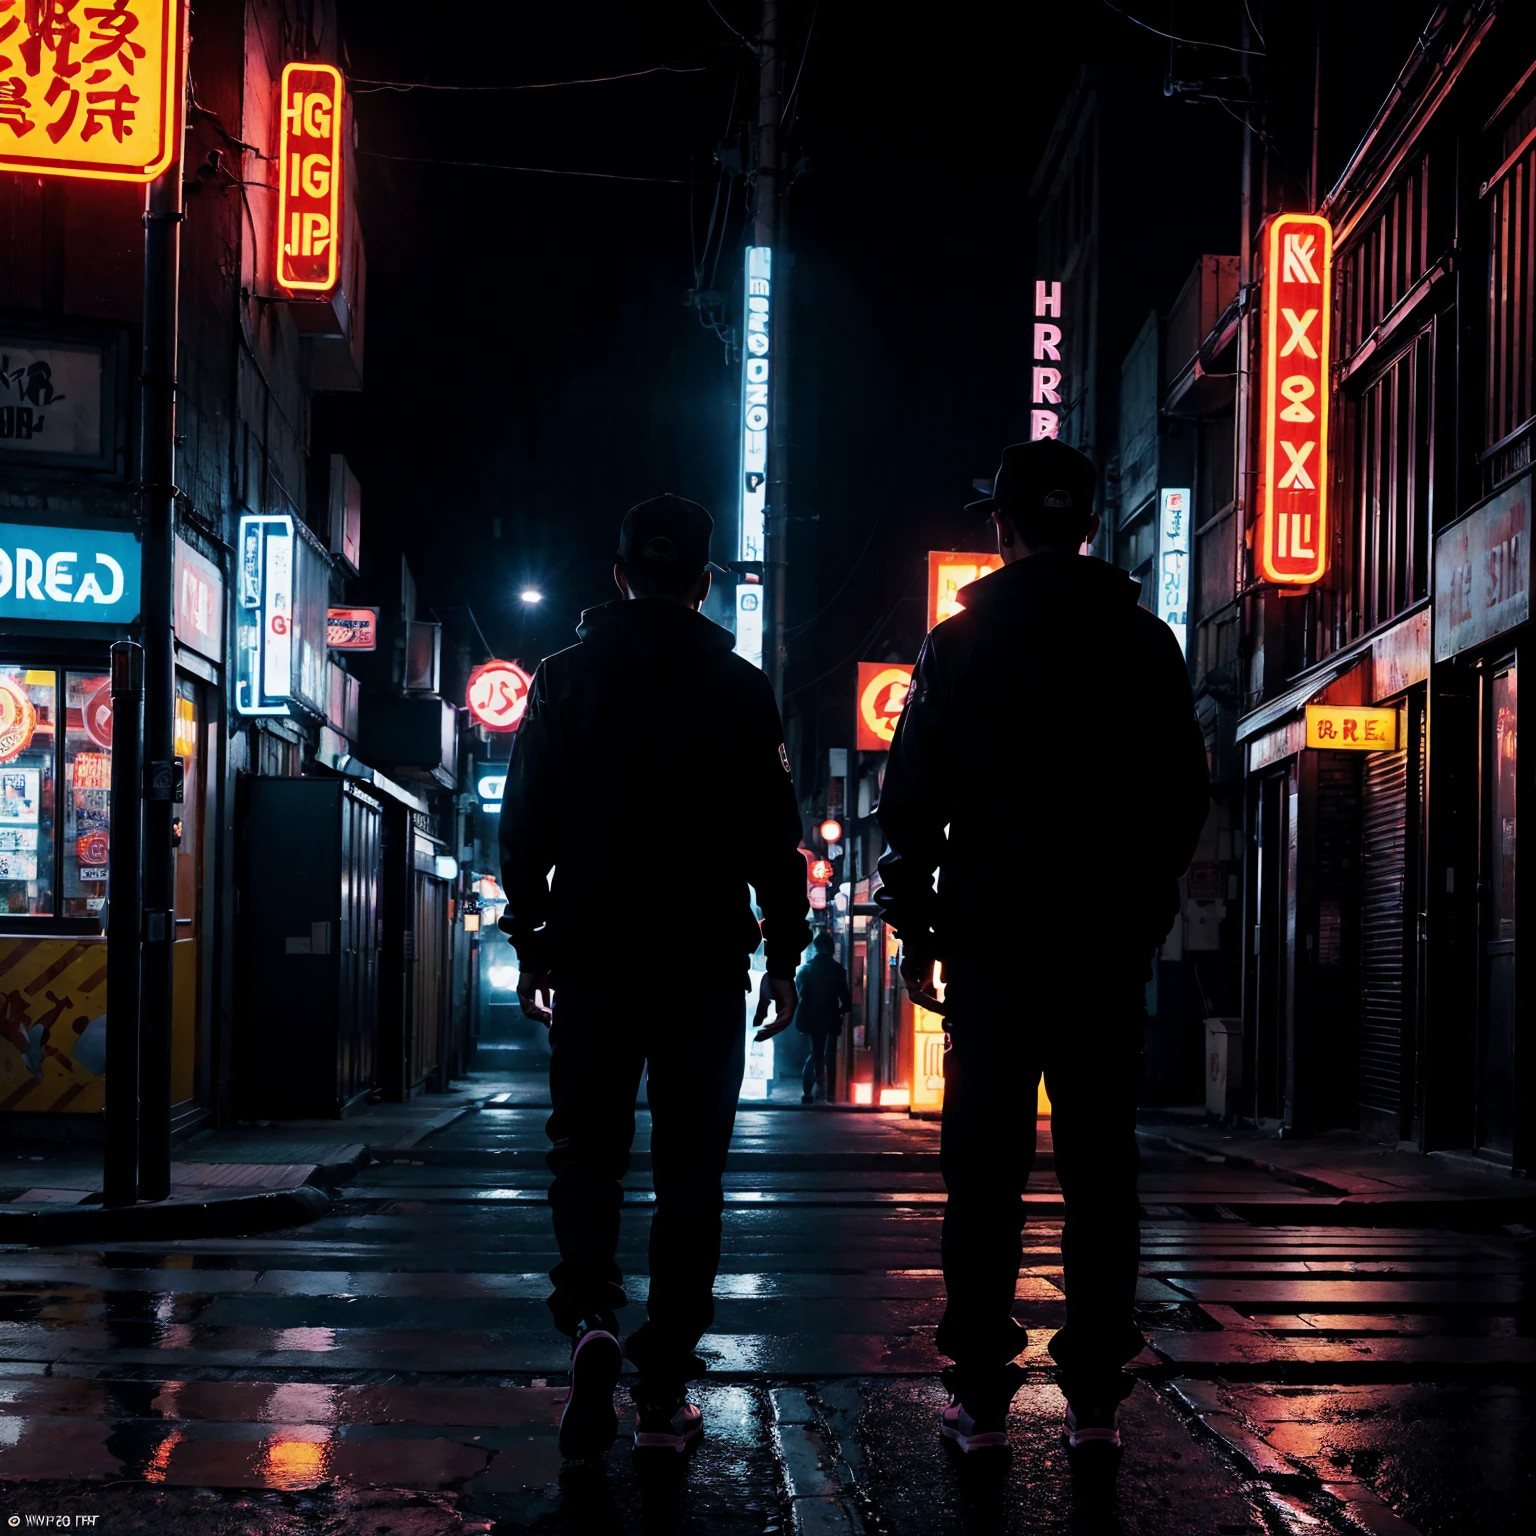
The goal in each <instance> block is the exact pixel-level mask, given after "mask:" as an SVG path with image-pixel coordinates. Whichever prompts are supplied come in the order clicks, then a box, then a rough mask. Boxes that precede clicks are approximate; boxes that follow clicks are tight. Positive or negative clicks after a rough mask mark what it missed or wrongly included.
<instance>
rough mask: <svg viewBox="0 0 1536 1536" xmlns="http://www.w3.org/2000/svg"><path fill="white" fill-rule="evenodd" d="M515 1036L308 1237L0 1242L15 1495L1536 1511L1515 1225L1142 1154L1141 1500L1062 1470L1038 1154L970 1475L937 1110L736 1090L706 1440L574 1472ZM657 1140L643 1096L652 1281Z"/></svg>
mask: <svg viewBox="0 0 1536 1536" xmlns="http://www.w3.org/2000/svg"><path fill="white" fill-rule="evenodd" d="M492 1044H493V1045H494V1046H495V1047H496V1048H495V1049H493V1050H488V1051H486V1052H484V1053H482V1060H483V1061H489V1062H490V1063H491V1065H490V1068H489V1069H488V1070H486V1071H485V1072H483V1073H482V1074H480V1076H479V1077H478V1079H477V1084H476V1086H477V1090H478V1091H479V1093H480V1095H481V1107H479V1108H478V1109H476V1110H475V1111H473V1112H471V1113H469V1114H467V1115H465V1116H464V1117H463V1118H461V1119H459V1120H458V1121H457V1122H455V1123H454V1124H452V1125H450V1126H448V1127H447V1128H445V1129H443V1130H442V1131H440V1132H438V1133H437V1134H436V1135H434V1136H432V1137H430V1138H428V1139H427V1140H425V1141H423V1142H421V1143H420V1144H419V1145H418V1146H416V1147H414V1148H410V1149H408V1150H406V1151H401V1152H393V1153H385V1154H382V1160H381V1161H379V1162H377V1163H375V1164H374V1165H373V1166H370V1167H368V1168H366V1169H364V1170H363V1171H362V1172H361V1173H360V1174H359V1175H358V1176H357V1178H356V1179H355V1180H354V1181H353V1182H352V1183H351V1184H349V1185H347V1186H346V1187H344V1188H343V1189H342V1191H341V1192H340V1198H339V1199H338V1201H337V1204H336V1206H335V1208H334V1210H333V1211H332V1212H331V1214H329V1215H327V1216H325V1217H323V1218H321V1219H320V1220H318V1221H316V1222H314V1223H313V1224H311V1225H309V1226H305V1227H301V1228H297V1229H294V1230H292V1231H286V1232H277V1233H269V1234H265V1235H261V1236H256V1237H250V1238H244V1239H242V1238H230V1239H217V1240H213V1239H206V1240H200V1241H189V1242H179V1243H169V1244H165V1245H163V1246H160V1247H157V1248H156V1249H155V1250H154V1251H147V1250H146V1249H144V1248H142V1247H139V1248H135V1247H130V1246H127V1245H108V1246H106V1247H97V1248H92V1249H89V1250H87V1249H55V1250H45V1249H30V1250H27V1249H10V1250H7V1251H5V1252H4V1253H3V1255H0V1263H3V1275H4V1283H3V1288H0V1522H3V1521H5V1520H8V1519H10V1518H11V1517H13V1516H14V1517H17V1518H18V1519H19V1520H20V1521H21V1522H22V1523H23V1524H24V1525H25V1524H28V1523H30V1522H29V1521H28V1519H27V1517H28V1516H36V1515H46V1514H52V1515H58V1516H62V1515H69V1516H71V1524H70V1528H75V1529H78V1528H89V1529H95V1530H100V1531H105V1532H113V1533H116V1532H129V1531H133V1532H146V1533H157V1536H158V1533H162V1532H183V1531H185V1532H189V1533H203V1532H207V1533H216V1532H217V1533H241V1536H243V1533H247V1532H252V1533H254V1532H262V1533H268V1532H272V1533H287V1532H308V1531H321V1532H327V1533H336V1536H342V1533H345V1536H352V1533H356V1536H362V1533H365V1532H366V1533H370V1536H395V1533H399V1536H405V1533H413V1536H414V1533H420V1536H438V1533H452V1532H498V1533H512V1532H525V1531H526V1532H541V1533H542V1532H550V1533H553V1532H570V1533H582V1536H589V1533H590V1536H602V1533H605V1532H621V1531H622V1532H647V1533H650V1532H654V1533H658V1536H661V1533H667V1536H671V1533H679V1536H684V1533H699V1536H704V1533H709V1536H735V1533H742V1536H774V1533H779V1532H788V1531H790V1530H799V1531H805V1532H840V1533H843V1532H847V1533H856V1532H865V1533H871V1536H873V1533H889V1536H909V1533H910V1536H919V1533H928V1532H944V1531H974V1532H988V1533H990V1532H1002V1533H1010V1536H1011V1533H1019V1536H1023V1533H1025V1532H1052V1531H1099V1530H1104V1531H1121V1532H1125V1533H1128V1536H1129V1533H1147V1536H1153V1533H1157V1536H1164V1533H1166V1536H1184V1533H1200V1532H1209V1533H1213V1536H1215V1533H1220V1536H1237V1533H1248V1532H1251V1533H1254V1536H1259V1533H1261V1532H1265V1531H1270V1532H1276V1533H1280V1532H1295V1533H1298V1536H1300V1533H1318V1536H1322V1533H1329V1532H1347V1531H1360V1530H1365V1531H1371V1532H1376V1533H1379V1536H1394V1533H1400V1536H1409V1533H1411V1532H1412V1531H1415V1530H1417V1531H1421V1532H1423V1533H1425V1536H1440V1533H1453V1532H1454V1533H1459V1532H1466V1533H1472V1532H1477V1533H1479V1536H1483V1533H1500V1532H1513V1531H1515V1530H1516V1529H1521V1530H1523V1529H1525V1520H1526V1518H1527V1517H1528V1515H1529V1511H1530V1510H1531V1508H1533V1507H1536V1498H1533V1483H1532V1469H1533V1466H1536V1455H1533V1445H1532V1440H1533V1437H1536V1430H1533V1429H1532V1427H1531V1426H1532V1424H1533V1423H1536V1413H1533V1412H1532V1409H1533V1407H1536V1403H1533V1401H1532V1398H1533V1392H1532V1383H1533V1380H1536V1369H1533V1368H1536V1354H1533V1340H1532V1314H1531V1305H1530V1298H1531V1295H1532V1290H1531V1277H1532V1254H1533V1247H1532V1239H1531V1234H1530V1233H1529V1232H1528V1231H1526V1230H1524V1229H1521V1228H1504V1227H1500V1226H1497V1225H1489V1226H1487V1227H1485V1228H1483V1229H1480V1230H1456V1229H1453V1227H1452V1226H1450V1225H1442V1226H1380V1225H1376V1226H1350V1225H1346V1224H1342V1223H1341V1222H1340V1220H1339V1212H1338V1211H1336V1210H1333V1209H1331V1208H1330V1207H1329V1205H1328V1202H1325V1201H1317V1202H1316V1207H1317V1208H1316V1210H1315V1211H1313V1210H1312V1209H1311V1208H1310V1207H1309V1203H1308V1198H1307V1196H1306V1194H1305V1193H1304V1192H1302V1191H1298V1190H1297V1189H1296V1188H1294V1187H1291V1186H1286V1185H1281V1184H1280V1183H1278V1182H1277V1181H1276V1180H1274V1179H1273V1178H1271V1177H1270V1176H1269V1175H1268V1174H1266V1173H1264V1172H1261V1171H1254V1170H1247V1169H1242V1168H1232V1167H1228V1166H1226V1165H1224V1164H1220V1163H1214V1162H1212V1161H1210V1160H1206V1159H1202V1158H1199V1157H1195V1156H1192V1155H1190V1154H1189V1153H1187V1152H1182V1151H1178V1150H1173V1149H1169V1148H1166V1147H1162V1146H1159V1145H1157V1144H1153V1143H1149V1145H1148V1148H1147V1167H1146V1172H1145V1175H1144V1178H1143V1185H1142V1189H1143V1202H1144V1207H1145V1212H1146V1215H1145V1225H1144V1265H1143V1279H1142V1283H1141V1291H1140V1305H1141V1308H1142V1315H1141V1320H1142V1323H1143V1325H1144V1326H1145V1328H1146V1329H1147V1331H1148V1334H1149V1337H1150V1338H1151V1339H1152V1342H1153V1345H1154V1346H1155V1350H1149V1352H1148V1353H1147V1354H1146V1355H1145V1356H1144V1357H1143V1365H1142V1373H1143V1375H1144V1377H1145V1380H1144V1381H1143V1383H1142V1384H1141V1385H1139V1386H1138V1387H1137V1389H1136V1392H1135V1394H1134V1396H1133V1397H1132V1399H1131V1400H1130V1402H1129V1404H1128V1405H1127V1409H1126V1413H1125V1424H1126V1430H1127V1435H1126V1438H1127V1451H1126V1456H1125V1465H1124V1468H1123V1470H1122V1472H1121V1475H1120V1479H1119V1487H1118V1490H1117V1492H1115V1493H1113V1494H1107V1493H1106V1492H1105V1491H1104V1490H1102V1489H1092V1488H1079V1489H1076V1490H1074V1489H1072V1488H1071V1486H1070V1484H1069V1480H1068V1477H1067V1473H1066V1467H1065V1461H1064V1456H1063V1453H1062V1451H1061V1449H1060V1447H1059V1444H1058V1443H1057V1440H1056V1429H1057V1425H1058V1422H1059V1419H1060V1414H1061V1406H1062V1405H1061V1400H1060V1397H1059V1395H1058V1393H1057V1392H1056V1389H1055V1388H1054V1386H1052V1385H1051V1384H1050V1382H1049V1377H1048V1373H1047V1372H1046V1370H1045V1369H1044V1367H1045V1364H1046V1357H1045V1351H1044V1345H1045V1342H1046V1340H1047V1339H1048V1338H1049V1337H1050V1334H1051V1331H1052V1330H1053V1329H1054V1328H1055V1327H1057V1326H1058V1325H1059V1323H1060V1322H1061V1320H1062V1317H1063V1305H1062V1298H1061V1292H1060V1289H1059V1285H1060V1279H1061V1267H1060V1253H1059V1236H1060V1226H1059V1223H1060V1217H1061V1208H1060V1202H1059V1194H1058V1192H1057V1189H1056V1186H1055V1182H1054V1178H1053V1177H1052V1174H1051V1168H1050V1159H1049V1156H1045V1157H1043V1158H1042V1159H1041V1163H1040V1166H1039V1168H1038V1169H1037V1173H1036V1176H1035V1180H1034V1183H1033V1185H1032V1187H1031V1191H1030V1196H1029V1199H1030V1204H1031V1208H1032V1215H1033V1217H1034V1223H1035V1224H1034V1225H1033V1226H1032V1227H1031V1229H1030V1232H1029V1234H1028V1239H1027V1241H1028V1251H1027V1254H1026V1264H1027V1266H1028V1268H1027V1271H1026V1273H1025V1274H1024V1275H1023V1276H1022V1277H1021V1279H1020V1282H1019V1289H1018V1315H1019V1317H1020V1318H1021V1319H1022V1320H1023V1321H1024V1322H1025V1324H1026V1325H1027V1326H1028V1327H1029V1329H1030V1330H1031V1341H1030V1345H1029V1349H1028V1351H1027V1353H1026V1355H1025V1356H1024V1357H1023V1358H1024V1363H1025V1364H1026V1365H1027V1366H1029V1367H1031V1369H1032V1379H1031V1382H1030V1384H1029V1385H1028V1386H1026V1387H1025V1389H1024V1390H1023V1391H1022V1392H1021V1393H1020V1394H1019V1397H1018V1399H1017V1401H1016V1404H1015V1408H1014V1418H1013V1425H1012V1430H1013V1443H1014V1445H1013V1453H1012V1455H1011V1457H1009V1458H1005V1459H1002V1460H1001V1461H994V1462H992V1464H990V1465H975V1464H965V1465H962V1464H958V1463H957V1462H956V1461H955V1460H954V1459H953V1458H952V1457H951V1456H950V1455H948V1454H946V1452H945V1448H944V1447H942V1446H941V1445H940V1443H939V1441H938V1439H937V1435H936V1428H935V1425H936V1414H937V1412H938V1409H939V1407H940V1406H941V1404H942V1401H943V1394H942V1391H941V1389H940V1387H939V1386H938V1383H937V1381H936V1379H935V1376H934V1372H935V1371H936V1369H937V1366H938V1363H939V1362H938V1360H937V1357H936V1356H935V1354H934V1350H933V1330H934V1327H935V1325H936V1323H937V1321H938V1316H939V1311H940V1292H941V1286H940V1279H939V1275H938V1273H937V1269H936V1266H937V1223H938V1217H939V1212H940V1201H941V1190H940V1183H939V1175H938V1170H937V1158H936V1153H937V1127H936V1126H934V1125H932V1124H931V1123H926V1122H920V1121H914V1120H910V1119H908V1118H906V1117H905V1116H904V1115H893V1114H861V1113H853V1112H843V1111H834V1110H828V1109H824V1108H816V1109H809V1110H802V1109H801V1108H800V1107H799V1106H798V1104H793V1105H790V1104H785V1105H783V1106H778V1105H773V1106H768V1107H748V1106H743V1108H742V1111H741V1113H740V1115H739V1116H738V1121H737V1136H736V1141H735V1144H734V1149H733V1152H732V1157H731V1164H730V1171H729V1174H728V1179H727V1191H728V1192H727V1201H728V1206H727V1215H726V1237H725V1256H724V1260H723V1264H722V1275H721V1280H720V1286H719V1294H720V1296H721V1298H722V1299H721V1302H720V1306H719V1315H718V1318H717V1320H716V1324H715V1328H714V1330H713V1332H712V1333H711V1334H710V1335H709V1336H708V1337H707V1338H706V1339H705V1341H704V1346H703V1351H702V1352H703V1353H704V1354H705V1355H706V1356H707V1357H708V1358H709V1359H710V1361H711V1364H712V1366H713V1367H714V1369H715V1372H716V1375H715V1376H714V1377H713V1378H712V1379H711V1380H710V1381H709V1382H708V1383H707V1384H706V1385H704V1386H703V1387H702V1389H701V1391H700V1393H699V1394H698V1400H699V1401H700V1402H701V1403H702V1405H703V1407H704V1411H705V1423H706V1438H705V1441H704V1443H703V1445H702V1446H701V1448H700V1449H699V1450H698V1452H697V1454H695V1455H693V1456H691V1457H689V1458H687V1459H683V1458H675V1457H671V1456H666V1457H660V1458H655V1459H654V1461H653V1462H650V1463H648V1462H647V1459H646V1458H641V1459H640V1462H639V1463H637V1462H636V1461H635V1460H634V1459H632V1458H631V1456H630V1454H629V1452H628V1450H627V1449H626V1448H625V1447H624V1445H623V1443H622V1442H621V1444H620V1446H618V1447H616V1448H615V1449H614V1450H613V1451H612V1452H610V1454H609V1455H608V1457H607V1458H606V1461H605V1462H604V1463H603V1464H602V1465H600V1466H599V1465H581V1464H572V1465H567V1466H563V1465H562V1462H561V1458H560V1454H559V1451H558V1449H557V1446H556V1442H555V1426H556V1421H557V1419H558V1415H559V1411H560V1410H559V1403H560V1397H561V1391H562V1386H563V1377H562V1374H561V1372H562V1369H563V1366H564V1363H565V1355H566V1347H565V1344H564V1341H563V1340H561V1339H560V1338H559V1337H558V1336H556V1335H554V1334H553V1333H552V1332H551V1331H550V1329H549V1328H548V1326H547V1323H546V1318H547V1313H546V1311H545V1307H544V1300H543V1298H544V1295H545V1293H546V1290H547V1284H546V1280H545V1271H547V1269H548V1268H549V1266H550V1264H551V1263H552V1262H553V1259H554V1255H553V1253H552V1251H551V1238H550V1231H549V1223H548V1215H547V1211H546V1208H545V1205H544V1194H543V1192H544V1188H545V1185H546V1181H547V1176H546V1174H545V1171H544V1167H543V1150H544V1135H543V1121H544V1116H545V1113H546V1110H545V1109H544V1108H543V1107H541V1106H542V1105H543V1104H544V1102H545V1099H546V1092H545V1088H544V1084H543V1082H542V1079H541V1077H540V1076H539V1075H538V1071H537V1069H538V1068H539V1067H540V1066H541V1065H542V1054H541V1052H540V1048H539V1047H540V1042H539V1041H538V1040H537V1039H536V1038H534V1037H533V1035H532V1033H531V1027H530V1030H529V1031H527V1032H525V1031H523V1030H521V1029H519V1030H517V1031H514V1033H513V1034H512V1035H511V1036H510V1037H508V1038H504V1039H502V1040H499V1041H495V1042H492ZM795 1096H796V1097H798V1095H797V1094H796V1095H795ZM1029 1130H1030V1126H1029V1123H1028V1122H1027V1121H1024V1122H1022V1123H1021V1126H1020V1133H1021V1134H1028V1132H1029ZM646 1134H647V1127H646V1124H645V1117H644V1116H643V1115H642V1117H641V1132H640V1138H639V1141H638V1143H637V1156H636V1158H635V1165H634V1168H633V1170H632V1172H631V1174H630V1177H629V1179H628V1180H627V1184H628V1187H629V1201H630V1205H629V1208H628V1209H627V1210H626V1219H625V1224H624V1236H623V1244H624V1249H623V1255H622V1257H621V1262H624V1263H625V1264H626V1265H628V1266H630V1267H631V1268H633V1269H639V1268H641V1267H643V1255H644V1251H645V1241H646V1234H647V1227H648V1207H649V1201H650V1190H649V1173H648V1163H647V1157H646V1139H645V1138H646ZM643 1296H644V1284H643V1281H640V1282H637V1283H636V1285H635V1286H634V1288H633V1291H632V1298H633V1299H634V1300H637V1301H638V1300H641V1299H643ZM626 1408H627V1404H626ZM978 1460H980V1459H978ZM80 1516H94V1517H96V1520H95V1523H94V1524H93V1525H90V1524H87V1525H84V1526H82V1523H81V1522H80V1521H79V1518H78V1517H80Z"/></svg>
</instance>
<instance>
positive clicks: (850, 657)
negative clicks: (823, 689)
mask: <svg viewBox="0 0 1536 1536" xmlns="http://www.w3.org/2000/svg"><path fill="white" fill-rule="evenodd" d="M924 564H926V561H925V562H924ZM921 574H922V571H921V569H918V570H915V571H913V573H912V579H911V580H910V581H909V582H908V583H907V585H906V589H905V591H903V592H902V594H901V596H900V597H898V598H897V599H896V601H895V602H894V603H892V604H891V606H890V607H889V608H888V609H887V610H886V612H885V614H884V616H883V617H882V618H880V619H879V620H877V621H876V624H875V627H874V628H873V629H871V630H870V631H869V632H868V633H867V634H866V635H865V636H864V638H863V639H862V640H860V641H859V643H858V644H857V645H856V646H854V648H853V649H852V650H851V651H849V653H848V654H847V655H846V656H844V657H843V659H842V660H841V661H838V662H834V663H833V664H832V665H831V666H830V667H828V668H827V670H826V671H825V672H822V673H819V674H818V675H817V676H815V677H813V678H812V679H811V680H810V681H809V682H806V683H801V684H800V686H799V687H798V688H791V689H790V690H789V691H788V692H787V693H786V694H785V695H784V697H785V698H786V699H788V698H793V697H794V695H795V694H797V693H804V692H805V690H806V689H807V688H814V687H815V686H816V684H817V683H820V682H824V681H825V680H826V679H827V678H829V677H831V675H832V674H833V673H834V672H838V671H841V670H842V668H844V667H846V666H847V665H848V663H849V662H850V661H854V660H856V659H857V658H858V656H859V653H860V652H861V651H866V650H868V649H869V647H870V646H872V645H873V644H874V643H875V641H876V640H878V639H879V638H880V633H881V631H882V630H884V628H885V626H886V625H887V624H889V623H890V622H891V620H892V618H894V617H895V614H896V610H897V609H898V608H900V607H901V605H902V604H903V603H904V602H906V601H907V599H908V598H909V597H910V596H911V595H912V588H913V587H914V586H915V585H916V584H917V578H918V576H919V575H921Z"/></svg>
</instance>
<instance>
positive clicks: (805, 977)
mask: <svg viewBox="0 0 1536 1536" xmlns="http://www.w3.org/2000/svg"><path fill="white" fill-rule="evenodd" d="M813 947H814V949H815V953H814V954H813V955H812V956H811V958H810V959H809V960H808V961H806V963H805V964H804V965H802V966H801V967H800V973H799V974H798V975H797V976H796V977H795V989H796V991H798V992H799V994H800V1007H799V1010H798V1011H797V1012H796V1014H795V1028H796V1029H798V1030H799V1031H800V1033H801V1034H803V1035H805V1036H806V1037H807V1039H806V1043H807V1046H808V1047H809V1049H808V1051H807V1054H806V1058H805V1070H804V1072H803V1074H802V1085H803V1090H804V1091H803V1093H802V1095H801V1100H800V1102H801V1103H802V1104H810V1103H812V1102H814V1101H816V1100H819V1099H826V1098H828V1097H829V1096H830V1095H831V1093H832V1092H833V1089H834V1086H835V1085H834V1083H833V1081H832V1073H833V1070H834V1067H835V1063H836V1060H837V1037H838V1033H839V1032H840V1031H841V1029H842V1027H843V1020H844V1019H846V1018H847V1017H848V1010H849V1009H850V1008H852V1007H853V995H852V994H851V993H850V992H849V990H848V973H847V972H846V971H845V970H844V969H843V968H842V966H841V965H839V964H838V962H837V955H836V953H835V951H836V949H837V940H836V939H834V938H833V937H832V935H831V934H830V933H818V934H817V935H816V941H815V944H814V946H813Z"/></svg>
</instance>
